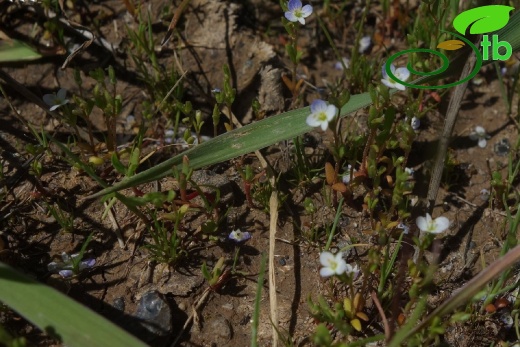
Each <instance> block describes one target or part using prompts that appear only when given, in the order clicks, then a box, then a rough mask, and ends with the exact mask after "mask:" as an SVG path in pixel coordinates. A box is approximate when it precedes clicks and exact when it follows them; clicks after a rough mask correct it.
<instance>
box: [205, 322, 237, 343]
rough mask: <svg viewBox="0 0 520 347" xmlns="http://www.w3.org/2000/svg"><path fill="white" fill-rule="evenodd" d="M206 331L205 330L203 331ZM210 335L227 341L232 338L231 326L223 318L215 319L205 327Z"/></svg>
mask: <svg viewBox="0 0 520 347" xmlns="http://www.w3.org/2000/svg"><path fill="white" fill-rule="evenodd" d="M205 330H206V329H205ZM206 331H208V332H210V333H211V334H212V335H214V336H217V337H219V338H220V339H221V340H225V341H229V340H231V337H232V336H233V331H232V330H231V325H230V324H229V321H228V320H227V319H226V318H224V317H215V318H214V319H213V320H212V321H211V322H209V324H208V325H207V330H206Z"/></svg>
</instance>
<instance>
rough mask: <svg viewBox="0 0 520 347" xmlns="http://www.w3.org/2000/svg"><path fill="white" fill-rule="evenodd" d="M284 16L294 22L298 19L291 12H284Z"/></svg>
mask: <svg viewBox="0 0 520 347" xmlns="http://www.w3.org/2000/svg"><path fill="white" fill-rule="evenodd" d="M285 18H287V20H288V21H289V22H296V21H297V20H298V18H296V16H295V15H294V13H292V12H285Z"/></svg>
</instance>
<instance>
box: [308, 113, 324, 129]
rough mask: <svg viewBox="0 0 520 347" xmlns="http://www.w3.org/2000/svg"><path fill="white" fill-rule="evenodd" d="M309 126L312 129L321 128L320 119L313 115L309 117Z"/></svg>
mask: <svg viewBox="0 0 520 347" xmlns="http://www.w3.org/2000/svg"><path fill="white" fill-rule="evenodd" d="M306 122H307V125H308V126H310V127H319V126H320V125H321V122H320V121H319V120H318V118H317V117H316V116H315V115H314V114H311V115H310V116H309V117H307V121H306Z"/></svg>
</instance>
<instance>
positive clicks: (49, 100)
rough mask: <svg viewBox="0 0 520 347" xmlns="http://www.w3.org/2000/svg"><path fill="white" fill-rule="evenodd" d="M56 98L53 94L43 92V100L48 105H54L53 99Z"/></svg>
mask: <svg viewBox="0 0 520 347" xmlns="http://www.w3.org/2000/svg"><path fill="white" fill-rule="evenodd" d="M55 99H56V96H55V95H54V94H45V95H44V96H43V102H44V103H46V104H47V105H49V106H53V105H54V100H55Z"/></svg>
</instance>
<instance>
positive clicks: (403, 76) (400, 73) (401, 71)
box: [394, 67, 410, 81]
mask: <svg viewBox="0 0 520 347" xmlns="http://www.w3.org/2000/svg"><path fill="white" fill-rule="evenodd" d="M394 75H395V76H396V77H398V78H399V79H400V80H401V81H406V80H408V78H410V71H408V69H407V68H405V67H400V68H398V69H397V70H396V72H395V73H394Z"/></svg>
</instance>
